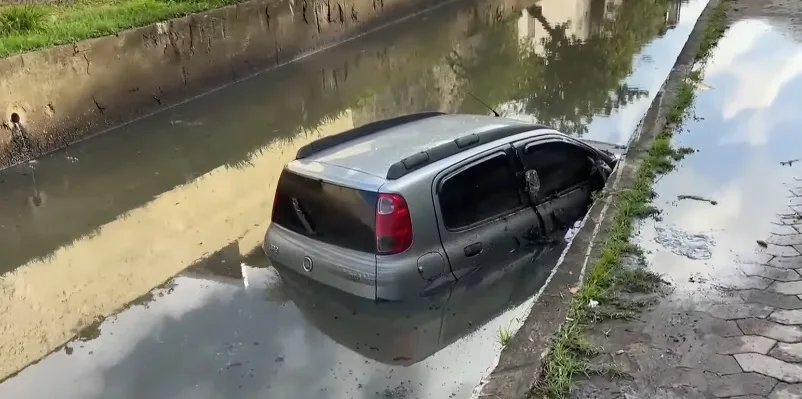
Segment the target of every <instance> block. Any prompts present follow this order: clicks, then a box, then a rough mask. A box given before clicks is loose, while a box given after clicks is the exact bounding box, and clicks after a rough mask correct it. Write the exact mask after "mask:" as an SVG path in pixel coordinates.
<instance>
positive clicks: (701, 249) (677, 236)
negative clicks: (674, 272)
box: [654, 224, 715, 260]
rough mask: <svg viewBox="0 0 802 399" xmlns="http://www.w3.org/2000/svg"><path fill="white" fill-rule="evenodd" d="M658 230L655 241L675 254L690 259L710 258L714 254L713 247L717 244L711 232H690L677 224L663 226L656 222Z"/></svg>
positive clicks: (655, 227)
mask: <svg viewBox="0 0 802 399" xmlns="http://www.w3.org/2000/svg"><path fill="white" fill-rule="evenodd" d="M654 229H655V230H656V231H657V237H656V238H655V241H657V243H658V244H660V245H662V246H663V247H665V248H666V249H668V250H669V251H671V252H672V253H673V254H675V255H679V256H684V257H686V258H689V259H695V260H696V259H710V257H711V256H713V253H712V248H713V245H715V242H714V241H713V238H712V237H711V236H710V235H709V234H705V233H697V234H690V233H687V232H685V231H682V230H680V229H679V228H678V227H676V226H663V225H660V224H655V226H654Z"/></svg>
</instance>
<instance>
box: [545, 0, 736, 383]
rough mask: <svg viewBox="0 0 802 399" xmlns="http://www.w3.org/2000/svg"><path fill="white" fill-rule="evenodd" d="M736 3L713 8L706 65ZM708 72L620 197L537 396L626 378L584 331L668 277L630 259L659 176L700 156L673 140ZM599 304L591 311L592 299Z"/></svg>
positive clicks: (624, 314) (685, 88)
mask: <svg viewBox="0 0 802 399" xmlns="http://www.w3.org/2000/svg"><path fill="white" fill-rule="evenodd" d="M729 1H730V0H720V2H719V4H718V5H717V6H716V7H715V8H714V9H713V10H712V14H711V15H710V19H709V20H708V23H707V25H706V27H705V30H704V33H703V36H702V39H701V42H700V44H699V47H698V49H697V51H696V60H697V65H703V64H704V61H705V59H706V58H707V57H708V56H709V55H710V53H711V51H712V50H713V48H715V46H716V43H717V42H718V40H719V39H720V38H721V36H722V35H723V34H724V31H725V29H726V13H727V9H728V6H729ZM701 79H702V71H701V69H700V70H695V71H691V72H690V73H689V74H688V75H687V76H686V77H685V79H683V81H682V83H681V84H680V87H679V88H678V89H677V91H676V98H675V100H674V103H673V106H672V108H671V109H670V110H669V112H668V114H667V116H666V119H667V120H666V125H665V127H664V129H663V130H662V132H661V133H659V134H658V135H657V137H656V138H655V140H654V142H653V144H652V146H651V148H650V149H649V151H648V153H647V154H646V156H645V158H644V159H643V161H642V162H641V164H640V165H639V166H638V169H637V171H636V174H635V179H634V181H633V183H632V186H631V187H629V188H627V189H624V190H621V191H620V192H618V193H616V194H617V198H616V199H615V201H616V202H615V205H616V211H617V213H616V214H615V216H614V217H613V219H612V222H611V224H610V227H608V229H607V230H606V232H605V233H606V237H605V241H604V243H603V245H602V247H601V255H600V257H599V259H598V260H597V261H596V262H595V263H594V264H593V266H592V267H591V268H590V269H589V271H588V274H587V277H586V279H585V281H584V284H583V285H582V287H581V288H580V289H579V291H578V292H577V293H576V295H575V296H574V298H573V300H572V302H571V305H570V308H569V310H568V314H567V317H566V321H565V323H564V324H563V326H562V327H561V328H560V330H559V332H558V333H557V335H556V337H555V338H554V340H553V343H552V347H551V351H550V352H549V355H548V356H547V357H546V359H545V362H544V371H543V375H542V376H541V378H540V380H539V382H538V386H536V387H535V391H534V392H535V393H537V394H539V395H540V396H544V397H547V398H564V397H567V396H568V394H569V393H570V391H571V388H572V384H573V378H574V377H575V376H577V375H580V374H584V375H588V374H591V373H596V374H604V375H608V376H613V377H623V375H622V374H620V373H618V372H617V371H616V370H614V369H611V368H605V367H602V368H598V367H595V366H592V365H591V364H590V362H589V360H588V359H589V358H591V357H593V356H595V355H596V354H597V351H596V349H595V348H593V347H592V345H591V344H590V343H588V342H587V341H586V340H585V339H584V333H585V331H587V329H588V328H589V327H591V326H592V325H593V324H594V323H596V322H598V321H600V320H604V319H626V318H631V317H634V315H635V312H636V311H638V310H641V309H642V308H643V307H645V306H648V305H649V301H633V300H625V299H622V297H621V295H620V294H619V293H621V292H633V293H650V292H654V291H655V290H657V289H659V287H660V285H661V284H662V279H661V278H660V276H659V275H656V274H654V273H652V272H650V271H648V270H645V269H637V268H630V267H625V266H624V265H623V260H624V258H625V257H626V256H627V255H634V256H636V257H639V258H641V259H642V258H643V254H642V253H641V251H640V249H639V248H637V247H636V246H635V245H633V244H632V243H631V242H630V236H631V234H632V231H633V226H634V223H635V221H636V220H637V219H639V218H644V217H648V216H655V215H657V214H658V213H659V210H657V209H656V208H655V207H654V206H652V205H650V202H651V200H652V199H653V198H654V195H655V194H654V191H653V190H652V186H653V184H654V181H655V179H656V178H657V176H659V175H661V174H665V173H668V172H670V171H671V170H673V168H674V166H675V165H676V162H677V161H679V160H681V159H683V158H684V157H685V156H686V155H688V154H691V153H693V152H694V150H693V149H692V148H687V147H681V148H676V147H674V146H672V144H671V138H672V136H673V133H674V132H675V131H676V129H677V127H678V126H679V125H680V124H682V122H683V121H684V119H685V117H686V116H687V114H688V111H689V110H690V108H691V105H692V104H693V101H694V96H695V90H696V84H697V83H698V82H700V81H701ZM591 300H593V301H597V302H598V303H599V306H597V307H593V308H591V307H590V306H588V304H589V303H590V301H591Z"/></svg>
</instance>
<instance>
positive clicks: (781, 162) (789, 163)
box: [780, 159, 799, 166]
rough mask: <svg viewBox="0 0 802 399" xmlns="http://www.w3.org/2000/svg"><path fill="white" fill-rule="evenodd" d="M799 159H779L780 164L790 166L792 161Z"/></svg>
mask: <svg viewBox="0 0 802 399" xmlns="http://www.w3.org/2000/svg"><path fill="white" fill-rule="evenodd" d="M796 161H799V160H798V159H789V160H787V161H780V165H782V166H792V165H793V164H794V162H796Z"/></svg>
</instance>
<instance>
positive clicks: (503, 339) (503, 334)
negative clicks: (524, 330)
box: [498, 327, 512, 346]
mask: <svg viewBox="0 0 802 399" xmlns="http://www.w3.org/2000/svg"><path fill="white" fill-rule="evenodd" d="M511 339H512V331H510V329H509V328H506V327H499V329H498V342H499V343H500V344H501V346H507V344H509V343H510V340H511Z"/></svg>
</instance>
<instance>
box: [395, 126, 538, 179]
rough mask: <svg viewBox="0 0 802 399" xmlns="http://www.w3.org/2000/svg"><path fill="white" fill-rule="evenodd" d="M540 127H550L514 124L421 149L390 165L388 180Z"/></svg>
mask: <svg viewBox="0 0 802 399" xmlns="http://www.w3.org/2000/svg"><path fill="white" fill-rule="evenodd" d="M540 129H550V127H548V126H545V125H534V124H532V125H530V124H526V125H513V126H505V127H502V128H498V129H494V130H488V131H484V132H479V133H472V134H469V135H467V136H462V137H459V138H457V139H455V140H453V141H449V142H447V143H443V144H440V145H438V146H436V147H432V148H430V149H428V150H426V151H421V152H419V153H417V154H414V155H410V156H408V157H406V158H404V159H402V160H400V161H398V162H396V163H394V164H392V165H390V169H388V170H387V180H398V179H400V178H402V177H404V176H405V175H407V174H409V173H412V172H413V171H415V170H418V169H420V168H422V167H424V166H426V165H429V164H431V163H434V162H437V161H439V160H442V159H445V158H448V157H450V156H452V155H456V154H459V153H460V152H462V151H465V150H467V149H469V148H473V147H476V146H479V145H482V144H487V143H490V142H493V141H496V140H501V139H503V138H506V137H510V136H514V135H516V134H520V133H526V132H531V131H533V130H540Z"/></svg>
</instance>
